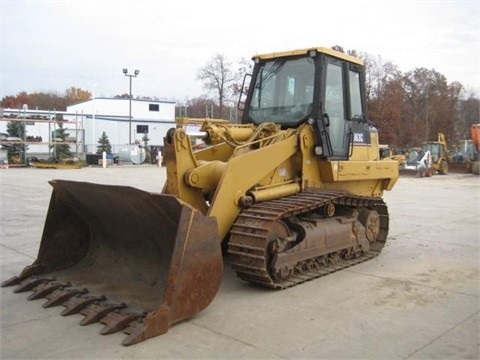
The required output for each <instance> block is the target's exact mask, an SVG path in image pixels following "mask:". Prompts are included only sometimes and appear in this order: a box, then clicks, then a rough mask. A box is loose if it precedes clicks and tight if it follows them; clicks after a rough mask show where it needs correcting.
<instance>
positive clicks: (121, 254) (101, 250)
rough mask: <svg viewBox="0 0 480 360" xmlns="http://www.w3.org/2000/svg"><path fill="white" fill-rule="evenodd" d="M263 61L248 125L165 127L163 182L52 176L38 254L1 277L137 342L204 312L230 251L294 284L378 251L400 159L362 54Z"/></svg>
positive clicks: (236, 263) (252, 89) (243, 272)
mask: <svg viewBox="0 0 480 360" xmlns="http://www.w3.org/2000/svg"><path fill="white" fill-rule="evenodd" d="M253 60H254V69H253V73H252V75H250V76H248V77H246V78H245V81H244V84H243V88H244V89H245V95H246V97H245V102H242V103H239V107H240V108H241V109H242V110H243V117H242V123H241V124H234V123H230V122H227V121H224V120H214V119H203V120H202V126H201V131H202V132H203V133H204V141H205V145H206V146H204V147H202V148H201V149H199V150H196V151H194V150H193V148H192V142H191V141H190V138H189V136H188V135H187V132H186V130H185V128H184V127H183V126H178V127H176V128H172V129H170V130H169V131H168V132H167V134H166V136H165V144H164V145H165V151H164V156H165V164H166V174H167V180H166V182H165V184H164V187H163V190H162V191H161V192H159V193H149V192H145V191H141V190H139V189H136V188H132V187H124V186H109V185H99V184H93V183H85V182H74V181H66V180H52V181H51V182H50V183H51V185H52V186H53V193H52V197H51V202H50V207H49V210H48V213H47V218H46V222H45V227H44V231H43V236H42V240H41V244H40V249H39V253H38V257H37V259H36V260H35V261H34V262H33V264H31V265H29V266H27V267H26V268H25V269H24V270H23V271H22V272H21V273H20V274H19V275H18V276H14V277H13V278H11V279H9V280H6V281H5V282H4V283H3V284H2V285H3V286H9V285H17V288H16V290H15V291H17V292H19V291H26V290H28V291H33V293H32V294H31V295H30V297H29V298H31V299H33V298H41V297H46V298H47V299H48V300H47V302H46V303H45V304H44V306H53V305H63V306H64V310H63V312H62V314H63V315H69V314H73V313H81V314H83V315H84V318H83V319H82V321H81V324H82V325H86V324H90V323H92V322H96V321H99V322H101V323H103V324H105V327H104V328H103V330H102V331H101V333H102V334H108V333H111V332H115V331H123V332H125V333H126V334H128V336H127V337H126V338H125V339H124V340H123V342H122V344H124V345H131V344H135V343H138V342H140V341H143V340H145V339H147V338H151V337H154V336H157V335H160V334H163V333H165V332H167V331H168V329H169V327H170V326H171V325H173V324H175V323H178V322H180V321H181V320H184V319H186V318H189V317H192V316H194V315H195V314H196V313H198V312H200V311H202V310H203V309H205V308H206V307H207V306H208V305H209V304H210V302H211V301H212V300H213V298H214V297H215V296H216V293H217V291H218V289H219V286H220V283H221V281H222V276H223V265H224V261H225V263H226V264H229V266H232V267H233V269H234V270H235V272H236V273H237V275H238V277H239V278H240V279H243V280H245V281H248V282H251V283H254V284H258V285H260V286H264V287H267V288H273V289H286V288H290V287H292V286H295V285H298V284H301V283H303V282H305V281H308V280H311V279H314V278H317V277H320V276H323V275H326V274H329V273H331V272H333V271H337V270H340V269H344V268H346V267H349V266H352V265H355V264H357V263H360V262H363V261H366V260H368V259H371V258H373V257H375V256H377V255H378V254H379V253H380V251H381V250H382V248H383V246H384V244H385V241H386V240H387V234H388V226H389V215H388V209H387V205H386V204H385V202H384V201H383V199H382V196H383V192H384V191H385V190H391V189H392V188H393V186H394V184H395V182H396V181H397V179H398V162H397V161H385V160H383V161H382V160H381V159H380V156H379V137H378V132H377V130H376V128H375V127H374V126H373V124H372V123H371V122H369V120H368V118H367V115H366V104H365V84H364V83H365V73H364V63H363V61H361V60H360V59H358V58H355V57H352V56H349V55H346V54H344V53H340V52H337V51H334V50H331V49H328V48H310V49H304V50H294V51H287V52H278V53H272V54H266V55H258V56H254V57H253ZM248 79H250V80H249V82H248ZM187 122H188V121H187Z"/></svg>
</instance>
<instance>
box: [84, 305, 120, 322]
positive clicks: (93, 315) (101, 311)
mask: <svg viewBox="0 0 480 360" xmlns="http://www.w3.org/2000/svg"><path fill="white" fill-rule="evenodd" d="M126 307H127V305H126V304H124V303H121V304H96V303H94V304H91V305H89V306H88V307H86V308H84V309H83V310H82V311H81V314H82V315H85V317H84V318H83V320H82V321H80V325H90V324H93V323H96V322H97V321H100V319H101V318H103V317H104V316H105V315H107V314H108V313H111V312H112V311H115V310H117V309H124V308H126Z"/></svg>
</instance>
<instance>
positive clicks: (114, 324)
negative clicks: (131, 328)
mask: <svg viewBox="0 0 480 360" xmlns="http://www.w3.org/2000/svg"><path fill="white" fill-rule="evenodd" d="M144 316H145V314H136V313H123V312H120V311H118V310H115V311H112V312H111V313H109V314H108V315H107V316H105V317H103V318H102V319H101V320H100V322H101V323H102V324H105V326H104V327H103V328H102V330H100V334H102V335H107V334H113V333H115V332H117V331H122V330H123V329H125V328H126V327H127V326H128V325H129V324H130V323H131V322H132V321H136V320H139V319H140V318H142V317H144Z"/></svg>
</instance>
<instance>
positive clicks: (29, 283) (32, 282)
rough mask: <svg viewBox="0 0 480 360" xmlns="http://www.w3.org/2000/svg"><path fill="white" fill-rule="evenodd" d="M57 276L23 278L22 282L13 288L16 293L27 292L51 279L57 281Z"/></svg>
mask: <svg viewBox="0 0 480 360" xmlns="http://www.w3.org/2000/svg"><path fill="white" fill-rule="evenodd" d="M55 280H56V279H55V278H40V277H31V278H28V279H25V280H23V281H22V282H20V284H19V285H18V286H17V287H16V288H15V289H14V290H13V292H14V293H20V292H25V291H29V290H32V289H34V288H35V287H37V286H38V285H40V284H42V283H47V282H49V281H55Z"/></svg>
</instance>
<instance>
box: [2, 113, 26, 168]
mask: <svg viewBox="0 0 480 360" xmlns="http://www.w3.org/2000/svg"><path fill="white" fill-rule="evenodd" d="M7 133H8V136H9V137H13V138H18V139H19V140H18V144H17V143H15V142H12V143H10V144H4V145H2V148H3V149H7V153H8V158H9V159H11V160H10V161H12V160H13V159H12V158H17V161H19V162H20V163H24V162H25V153H26V151H27V149H28V146H27V145H25V144H22V143H21V142H20V141H23V139H25V136H26V130H25V123H24V122H21V121H9V122H8V123H7ZM17 161H12V162H17Z"/></svg>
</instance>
